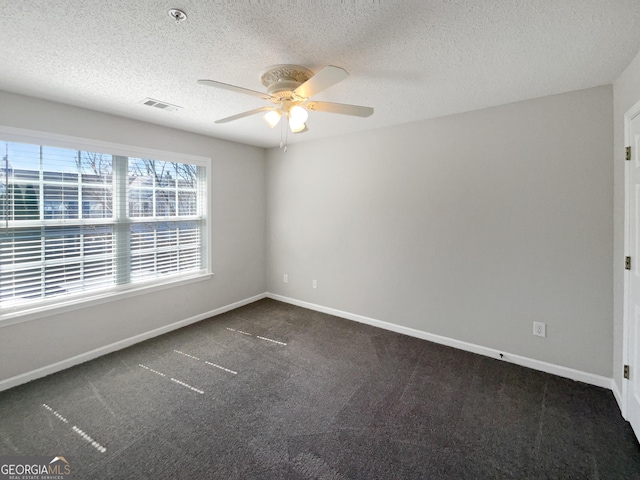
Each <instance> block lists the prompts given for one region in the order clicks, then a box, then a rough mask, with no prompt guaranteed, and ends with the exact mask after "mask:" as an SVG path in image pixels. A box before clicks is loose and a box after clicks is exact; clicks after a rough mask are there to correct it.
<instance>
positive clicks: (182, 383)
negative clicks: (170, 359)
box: [171, 378, 204, 395]
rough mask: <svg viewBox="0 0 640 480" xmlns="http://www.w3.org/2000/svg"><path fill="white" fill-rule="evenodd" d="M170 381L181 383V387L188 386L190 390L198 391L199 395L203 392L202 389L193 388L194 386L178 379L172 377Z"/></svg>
mask: <svg viewBox="0 0 640 480" xmlns="http://www.w3.org/2000/svg"><path fill="white" fill-rule="evenodd" d="M171 381H172V382H176V383H178V384H180V385H182V386H183V387H187V388H190V389H191V390H193V391H194V392H197V393H199V394H200V395H203V394H204V392H203V391H202V390H198V389H197V388H194V387H192V386H191V385H187V384H186V383H184V382H181V381H180V380H176V379H175V378H172V379H171Z"/></svg>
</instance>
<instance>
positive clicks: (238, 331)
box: [226, 327, 287, 345]
mask: <svg viewBox="0 0 640 480" xmlns="http://www.w3.org/2000/svg"><path fill="white" fill-rule="evenodd" d="M226 328H227V330H229V331H231V332H236V333H241V334H242V335H247V336H249V337H253V336H254V335H253V334H251V333H247V332H243V331H242V330H236V329H235V328H229V327H226ZM255 337H256V338H259V339H260V340H266V341H267V342H273V343H277V344H278V345H287V344H286V343H284V342H279V341H278V340H272V339H270V338H267V337H261V336H260V335H255Z"/></svg>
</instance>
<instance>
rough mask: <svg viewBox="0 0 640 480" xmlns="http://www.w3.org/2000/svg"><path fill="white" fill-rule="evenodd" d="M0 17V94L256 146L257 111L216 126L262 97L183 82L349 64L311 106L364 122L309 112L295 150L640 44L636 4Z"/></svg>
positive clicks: (477, 102)
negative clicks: (361, 110) (342, 109)
mask: <svg viewBox="0 0 640 480" xmlns="http://www.w3.org/2000/svg"><path fill="white" fill-rule="evenodd" d="M170 8H180V9H182V10H184V11H185V12H186V13H187V15H188V20H187V21H186V22H184V23H182V24H179V25H177V24H175V23H174V22H173V21H172V20H171V19H170V18H169V16H168V15H167V12H168V10H169V9H170ZM0 12H2V13H1V15H0V89H1V90H6V91H9V92H16V93H21V94H25V95H31V96H35V97H40V98H45V99H50V100H54V101H59V102H63V103H67V104H71V105H77V106H81V107H86V108H90V109H94V110H98V111H103V112H108V113H112V114H116V115H122V116H126V117H131V118H135V119H140V120H145V121H148V122H152V123H157V124H161V125H166V126H170V127H175V128H179V129H183V130H188V131H193V132H197V133H202V134H206V135H211V136H214V137H219V138H225V139H229V140H234V141H238V142H243V143H248V144H251V145H258V146H262V147H272V146H277V145H278V144H279V142H280V129H279V128H275V129H274V130H271V129H270V128H268V127H267V125H266V124H265V123H264V122H263V121H262V119H261V118H260V115H255V116H252V117H247V118H244V119H242V120H238V121H236V122H232V123H228V124H221V125H216V124H214V121H215V120H217V119H220V118H223V117H227V116H230V115H233V114H236V113H240V112H243V111H245V110H251V109H254V108H258V107H261V106H264V105H268V102H264V101H262V100H261V99H259V98H256V97H250V96H246V95H242V94H238V93H235V92H231V91H225V90H218V89H214V88H208V87H204V86H200V85H197V84H196V80H198V79H212V80H218V81H220V82H224V83H230V84H235V85H239V86H242V87H245V88H249V89H252V90H259V91H264V90H265V88H264V87H263V86H262V84H261V83H260V75H261V73H262V72H263V71H264V70H265V69H266V68H267V67H268V66H271V65H276V64H283V63H294V64H299V65H303V66H305V67H307V68H310V69H311V70H313V71H318V70H319V69H320V68H322V67H323V66H325V65H329V64H330V65H336V66H340V67H342V68H344V69H346V70H347V71H348V72H349V73H350V77H349V78H347V79H346V80H344V81H343V82H341V83H339V84H337V85H335V86H333V87H331V88H329V89H327V90H325V91H324V92H322V93H320V94H319V95H318V96H316V97H314V99H315V100H323V101H328V102H341V103H352V104H357V105H366V106H371V107H374V108H375V113H374V115H373V116H371V117H369V118H358V117H349V116H343V115H336V114H328V113H323V112H311V113H310V117H309V120H308V121H307V125H308V127H309V131H308V132H306V133H303V134H299V135H295V136H292V135H291V134H290V135H289V143H295V142H301V141H308V140H312V139H318V138H326V137H330V136H335V135H340V134H344V133H349V132H355V131H361V130H368V129H372V128H378V127H383V126H389V125H397V124H402V123H406V122H409V121H415V120H420V119H425V118H432V117H437V116H441V115H447V114H451V113H457V112H463V111H469V110H474V109H478V108H483V107H488V106H493V105H499V104H504V103H509V102H514V101H518V100H524V99H528V98H535V97H539V96H543V95H550V94H555V93H561V92H566V91H571V90H578V89H582V88H588V87H594V86H598V85H604V84H608V83H611V82H612V81H613V80H615V78H616V77H617V76H618V75H619V74H620V73H621V72H622V70H623V69H624V68H625V67H626V65H627V64H628V63H629V62H630V61H631V59H632V58H633V56H634V55H635V54H636V53H637V52H638V50H639V49H640V35H639V34H638V32H640V1H638V0H501V1H498V0H496V1H489V0H474V1H470V0H466V1H465V0H420V1H418V0H416V1H410V0H405V1H402V0H244V1H243V0H237V1H234V0H207V1H203V0H176V1H175V2H174V1H173V0H170V1H166V2H165V1H158V0H134V1H132V0H109V1H102V0H55V1H53V0H52V1H44V0H20V1H15V0H12V1H7V0H0ZM145 97H151V98H154V99H157V100H162V101H165V102H168V103H172V104H176V105H179V106H181V107H183V109H182V110H180V111H177V112H166V111H162V110H158V109H155V108H151V107H147V106H143V105H141V104H140V103H139V102H140V101H141V100H142V99H144V98H145ZM0 108H2V106H0Z"/></svg>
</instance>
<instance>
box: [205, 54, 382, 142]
mask: <svg viewBox="0 0 640 480" xmlns="http://www.w3.org/2000/svg"><path fill="white" fill-rule="evenodd" d="M348 76H349V74H348V73H347V72H346V71H345V70H344V69H342V68H340V67H334V66H333V65H328V66H326V67H324V68H323V69H322V70H320V71H319V72H318V73H316V74H315V75H314V73H313V72H312V71H311V70H309V69H307V68H304V67H301V66H299V65H276V66H274V67H270V68H269V69H267V71H266V72H264V73H263V74H262V76H261V77H260V80H261V82H262V84H263V85H264V86H265V87H267V93H262V92H257V91H255V90H249V89H247V88H243V87H237V86H235V85H229V84H227V83H222V82H216V81H214V80H198V84H200V85H207V86H209V87H216V88H222V89H225V90H231V91H232V92H238V93H244V94H245V95H251V96H253V97H259V98H261V99H263V100H268V101H270V102H271V103H272V104H273V105H272V106H265V107H260V108H256V109H254V110H249V111H248V112H243V113H238V114H237V115H232V116H231V117H226V118H222V119H220V120H217V121H216V122H215V123H227V122H232V121H234V120H238V119H240V118H244V117H248V116H250V115H255V114H257V113H262V112H266V113H265V115H264V116H263V118H264V120H265V122H267V124H268V125H269V126H270V127H271V128H273V127H275V126H276V125H277V124H278V122H280V119H281V118H282V117H283V116H284V117H286V118H288V119H289V128H290V129H291V131H292V132H293V133H302V132H306V131H307V125H306V123H305V122H306V121H307V118H308V115H309V114H308V111H309V110H311V111H318V112H329V113H341V114H343V115H355V116H357V117H368V116H370V115H372V114H373V108H371V107H361V106H358V105H347V104H344V103H329V102H316V101H309V98H310V97H312V96H314V95H316V94H317V93H320V92H322V91H323V90H325V89H327V88H329V87H331V86H332V85H335V84H336V83H338V82H340V81H342V80H344V79H345V78H347V77H348Z"/></svg>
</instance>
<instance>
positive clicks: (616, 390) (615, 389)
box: [611, 378, 627, 420]
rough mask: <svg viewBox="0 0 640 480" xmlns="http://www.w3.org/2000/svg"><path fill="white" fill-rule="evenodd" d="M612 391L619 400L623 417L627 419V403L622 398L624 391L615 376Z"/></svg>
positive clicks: (612, 380) (612, 381) (617, 400)
mask: <svg viewBox="0 0 640 480" xmlns="http://www.w3.org/2000/svg"><path fill="white" fill-rule="evenodd" d="M611 391H612V392H613V396H614V398H615V399H616V402H618V407H619V408H620V413H621V414H622V417H623V418H624V419H625V420H626V419H627V412H626V411H625V404H624V401H623V400H622V391H621V390H620V387H619V386H618V383H617V382H616V381H615V380H614V379H613V378H612V379H611Z"/></svg>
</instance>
